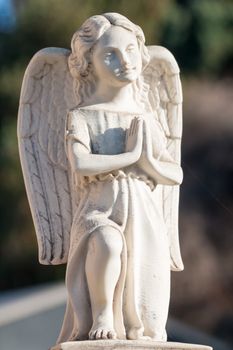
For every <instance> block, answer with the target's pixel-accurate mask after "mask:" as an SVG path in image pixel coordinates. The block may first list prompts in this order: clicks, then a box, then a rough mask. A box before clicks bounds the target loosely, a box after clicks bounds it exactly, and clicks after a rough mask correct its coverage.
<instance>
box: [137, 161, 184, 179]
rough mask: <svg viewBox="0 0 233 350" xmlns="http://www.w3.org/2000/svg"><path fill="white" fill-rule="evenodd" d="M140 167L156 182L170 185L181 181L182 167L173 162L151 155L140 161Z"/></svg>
mask: <svg viewBox="0 0 233 350" xmlns="http://www.w3.org/2000/svg"><path fill="white" fill-rule="evenodd" d="M142 167H143V168H144V170H145V171H146V173H147V174H148V175H149V176H150V177H151V178H152V179H153V180H154V181H155V182H156V183H157V184H161V185H171V186H172V185H180V184H181V183H182V180H183V171H182V168H181V166H180V165H178V164H176V163H174V162H170V161H161V160H157V159H155V158H152V157H151V158H149V159H147V161H143V162H142Z"/></svg>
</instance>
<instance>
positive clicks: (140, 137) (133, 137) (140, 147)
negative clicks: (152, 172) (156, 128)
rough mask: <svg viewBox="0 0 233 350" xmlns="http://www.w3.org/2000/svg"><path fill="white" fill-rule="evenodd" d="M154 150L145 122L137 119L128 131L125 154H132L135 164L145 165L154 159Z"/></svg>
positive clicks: (132, 122)
mask: <svg viewBox="0 0 233 350" xmlns="http://www.w3.org/2000/svg"><path fill="white" fill-rule="evenodd" d="M152 150H153V148H152V138H151V133H150V131H149V130H148V126H147V125H146V122H145V120H143V119H142V118H141V117H135V118H134V119H133V120H132V121H131V124H130V127H129V129H128V130H127V131H126V138H125V152H131V154H132V155H133V157H134V160H135V163H136V162H139V163H140V164H141V165H143V164H145V163H147V162H150V161H151V160H152V159H153V151H152Z"/></svg>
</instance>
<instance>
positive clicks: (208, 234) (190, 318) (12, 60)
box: [0, 0, 233, 341]
mask: <svg viewBox="0 0 233 350" xmlns="http://www.w3.org/2000/svg"><path fill="white" fill-rule="evenodd" d="M4 2H5V4H4ZM6 3H7V4H8V10H9V9H10V10H11V12H10V15H9V16H8V15H7V13H6V7H4V8H5V10H4V11H5V12H4V11H3V5H6ZM1 9H2V10H1ZM1 11H2V12H1ZM103 12H119V13H121V14H123V15H125V16H127V17H128V18H129V19H131V20H132V21H133V22H135V23H137V24H139V25H140V26H141V27H142V29H143V30H144V33H145V37H146V40H147V44H148V45H149V44H157V45H162V46H165V47H167V48H168V49H169V50H170V51H171V52H172V53H173V54H174V55H175V57H176V59H177V61H178V64H179V66H180V69H181V78H182V82H183V89H184V136H183V146H182V166H183V169H184V176H185V177H184V183H183V185H182V188H181V201H180V238H181V248H182V253H183V258H184V263H185V271H184V272H182V273H174V274H173V280H172V284H173V289H172V300H171V308H170V309H171V315H172V316H174V317H176V318H179V319H180V320H182V321H185V322H186V323H188V324H191V325H193V326H196V327H198V328H200V329H202V330H205V331H206V332H209V333H212V334H214V335H216V336H219V337H222V338H223V339H224V340H228V341H232V334H233V329H232V328H233V326H232V324H233V322H232V321H233V293H232V292H233V259H232V243H233V232H232V231H233V185H232V182H233V107H232V102H233V80H232V77H233V1H231V0H229V1H227V0H222V1H221V0H202V1H198V0H197V1H195V0H192V1H189V0H183V1H181V0H180V1H179V0H163V1H161V0H134V1H129V0H98V1H96V0H66V1H65V0H15V1H13V0H12V1H11V2H10V1H8V2H7V1H4V0H0V106H1V119H0V123H1V124H0V216H1V220H0V225H1V229H0V290H1V291H4V290H9V289H13V288H19V287H24V286H29V285H32V284H39V283H43V282H47V281H52V280H57V279H63V278H64V274H65V270H64V266H60V267H47V266H42V265H39V263H38V261H37V243H36V237H35V233H34V227H33V224H32V219H31V214H30V211H29V206H28V202H27V198H26V194H25V189H24V184H23V179H22V173H21V169H20V163H19V155H18V150H17V138H16V122H17V108H18V101H19V94H20V86H21V82H22V79H23V74H24V71H25V69H26V66H27V64H28V63H29V60H30V58H31V57H32V55H33V54H34V53H36V52H37V51H38V50H40V49H41V48H43V47H48V46H57V47H65V48H69V47H70V39H71V37H72V34H73V33H74V31H75V30H76V29H77V28H78V27H79V26H80V25H81V24H82V22H83V21H84V20H85V19H86V18H88V17H89V16H91V15H94V14H101V13H103ZM7 16H8V17H7ZM7 19H8V20H7Z"/></svg>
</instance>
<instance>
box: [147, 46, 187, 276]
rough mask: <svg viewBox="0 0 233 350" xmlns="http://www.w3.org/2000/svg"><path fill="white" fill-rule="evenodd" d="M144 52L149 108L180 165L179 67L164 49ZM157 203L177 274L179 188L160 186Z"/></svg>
mask: <svg viewBox="0 0 233 350" xmlns="http://www.w3.org/2000/svg"><path fill="white" fill-rule="evenodd" d="M148 50H149V54H150V62H149V64H148V66H147V67H146V69H145V71H144V72H143V75H144V80H145V82H146V83H147V84H149V86H150V91H149V102H150V107H151V109H152V110H153V111H154V112H155V113H156V115H157V117H158V120H159V122H160V124H161V126H162V128H163V131H164V135H165V136H166V138H167V150H168V152H169V153H170V155H171V157H172V158H173V159H174V161H175V162H177V163H179V164H180V146H181V136H182V88H181V82H180V76H179V67H178V65H177V62H176V60H175V58H174V57H173V55H172V54H171V53H170V52H169V51H168V50H167V49H165V48H164V47H161V46H149V47H148ZM159 190H161V189H159ZM160 203H161V206H162V208H161V211H162V213H163V216H164V220H165V224H166V228H167V232H168V237H169V242H170V256H171V269H172V270H176V271H177V270H178V271H180V270H183V262H182V258H181V254H180V245H179V232H178V206H179V186H162V196H161V198H160Z"/></svg>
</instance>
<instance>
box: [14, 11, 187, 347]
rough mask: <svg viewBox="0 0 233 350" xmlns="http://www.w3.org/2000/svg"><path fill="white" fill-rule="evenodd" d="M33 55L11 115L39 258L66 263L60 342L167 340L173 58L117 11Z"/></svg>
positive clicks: (178, 177)
mask: <svg viewBox="0 0 233 350" xmlns="http://www.w3.org/2000/svg"><path fill="white" fill-rule="evenodd" d="M71 48H72V50H71V51H69V50H65V49H61V48H47V49H43V50H41V51H39V52H38V53H37V54H36V55H35V56H34V57H33V58H32V60H31V62H30V64H29V66H28V68H27V70H26V73H25V77H24V81H23V85H22V91H21V98H20V107H19V122H18V137H19V149H20V158H21V163H22V169H23V174H24V180H25V185H26V190H27V195H28V199H29V203H30V208H31V212H32V216H33V220H34V224H35V229H36V234H37V239H38V245H39V259H40V262H41V263H42V264H63V263H67V273H66V285H67V291H68V300H67V309H66V313H65V317H64V322H63V326H62V330H61V333H60V336H59V339H58V342H66V341H71V340H72V341H75V340H85V339H116V338H117V339H144V338H148V339H153V340H157V341H166V331H165V326H166V320H167V314H168V306H169V297H170V270H177V271H179V270H182V269H183V264H182V260H181V256H180V249H179V238H178V201H179V185H180V184H181V182H182V169H181V166H180V144H181V133H182V110H181V107H182V91H181V83H180V78H179V68H178V65H177V63H176V61H175V59H174V57H173V56H172V54H171V53H170V52H169V51H168V50H167V49H165V48H164V47H160V46H149V47H146V46H145V39H144V34H143V31H142V30H141V28H140V27H139V26H137V25H135V24H133V23H132V22H131V21H129V20H128V19H127V18H126V17H124V16H122V15H120V14H117V13H105V14H103V15H97V16H92V17H90V18H89V19H87V20H86V21H85V22H84V24H83V25H82V26H81V27H80V29H79V30H77V32H76V33H75V34H74V36H73V38H72V42H71Z"/></svg>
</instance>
